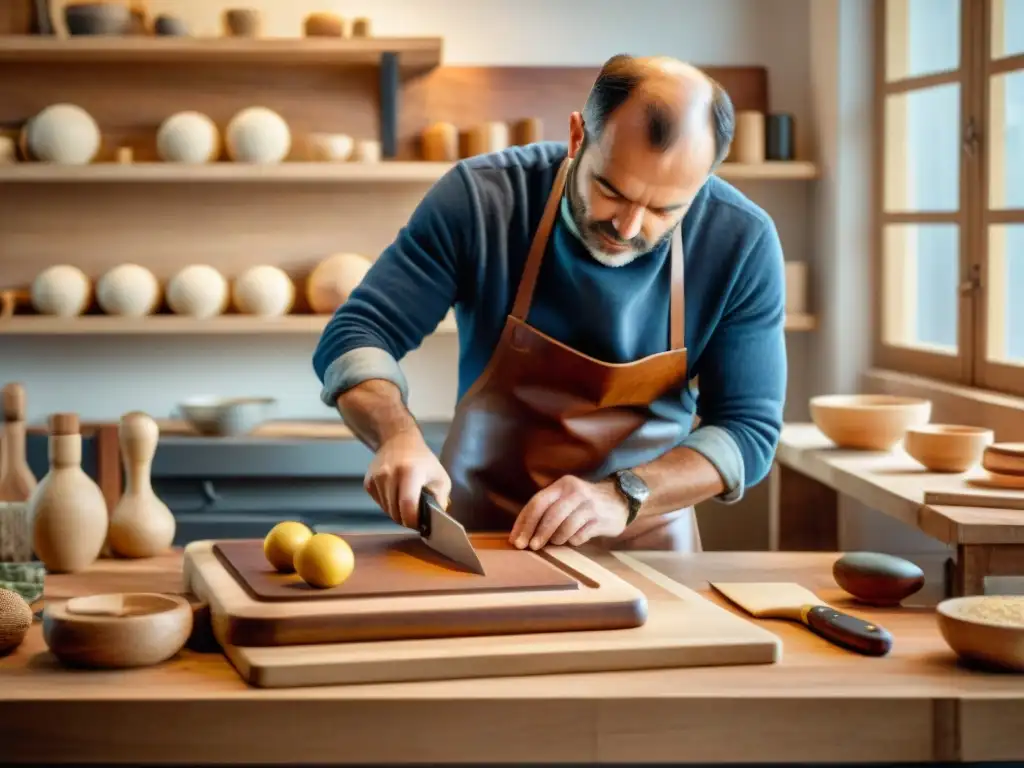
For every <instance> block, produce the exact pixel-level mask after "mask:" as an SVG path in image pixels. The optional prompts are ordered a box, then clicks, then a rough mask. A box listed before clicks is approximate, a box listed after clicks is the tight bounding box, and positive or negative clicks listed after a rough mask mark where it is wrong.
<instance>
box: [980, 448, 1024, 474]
mask: <svg viewBox="0 0 1024 768" xmlns="http://www.w3.org/2000/svg"><path fill="white" fill-rule="evenodd" d="M981 466H983V467H984V468H985V469H987V470H988V471H989V472H994V473H995V474H997V475H1024V443H993V444H992V445H990V446H988V448H986V449H985V453H984V455H983V456H982V457H981Z"/></svg>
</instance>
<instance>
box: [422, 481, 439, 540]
mask: <svg viewBox="0 0 1024 768" xmlns="http://www.w3.org/2000/svg"><path fill="white" fill-rule="evenodd" d="M432 508H433V509H435V510H437V511H438V512H444V507H442V506H441V503H440V502H439V501H438V500H437V498H436V497H435V496H434V494H432V493H431V492H430V491H428V490H427V489H426V488H424V489H423V490H422V491H420V514H419V519H418V520H417V528H418V529H419V533H420V536H424V537H429V536H430V510H431V509H432Z"/></svg>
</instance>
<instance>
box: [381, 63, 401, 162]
mask: <svg viewBox="0 0 1024 768" xmlns="http://www.w3.org/2000/svg"><path fill="white" fill-rule="evenodd" d="M398 88H399V81H398V54H397V53H391V52H388V53H382V54H381V57H380V154H381V157H382V158H384V159H387V160H393V159H394V158H395V156H396V155H397V154H398Z"/></svg>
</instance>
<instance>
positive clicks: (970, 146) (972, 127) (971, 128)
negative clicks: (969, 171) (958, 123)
mask: <svg viewBox="0 0 1024 768" xmlns="http://www.w3.org/2000/svg"><path fill="white" fill-rule="evenodd" d="M980 141H981V136H980V134H979V133H978V126H977V124H976V123H975V122H974V118H973V117H971V118H968V120H967V125H965V126H964V138H963V149H964V152H966V153H967V156H968V157H974V156H975V154H977V152H978V144H979V143H980Z"/></svg>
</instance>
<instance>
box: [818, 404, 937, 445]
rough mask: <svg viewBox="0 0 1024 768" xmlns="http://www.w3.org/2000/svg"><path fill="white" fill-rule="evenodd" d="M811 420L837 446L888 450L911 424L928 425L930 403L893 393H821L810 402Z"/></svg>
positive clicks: (930, 409) (930, 410)
mask: <svg viewBox="0 0 1024 768" xmlns="http://www.w3.org/2000/svg"><path fill="white" fill-rule="evenodd" d="M810 406H811V420H812V421H813V422H814V425H815V426H816V427H817V428H818V429H820V430H821V431H822V433H823V434H824V435H825V437H827V438H828V439H829V440H831V441H832V442H833V443H835V444H836V445H837V446H838V447H840V448H854V449H857V450H865V451H889V450H892V448H894V447H895V446H896V444H897V443H899V441H900V440H902V439H903V436H904V435H905V434H906V433H907V430H908V429H909V428H910V427H916V426H920V425H921V424H927V423H928V420H929V419H930V418H931V415H932V403H931V401H930V400H923V399H921V398H917V397H897V396H895V395H821V396H819V397H812V398H811V401H810Z"/></svg>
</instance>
